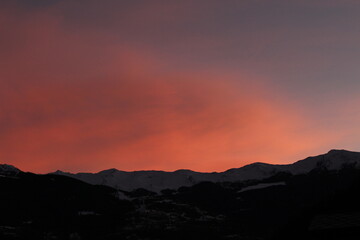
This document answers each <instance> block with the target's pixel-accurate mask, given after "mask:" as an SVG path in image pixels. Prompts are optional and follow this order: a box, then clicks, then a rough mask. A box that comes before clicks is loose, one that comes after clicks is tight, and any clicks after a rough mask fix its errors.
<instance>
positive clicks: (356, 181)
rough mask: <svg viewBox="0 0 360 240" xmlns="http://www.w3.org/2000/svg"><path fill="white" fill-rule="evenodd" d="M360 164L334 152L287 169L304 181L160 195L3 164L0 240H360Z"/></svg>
mask: <svg viewBox="0 0 360 240" xmlns="http://www.w3.org/2000/svg"><path fill="white" fill-rule="evenodd" d="M357 157H358V154H357V153H352V152H347V151H330V152H329V153H328V154H325V155H321V156H318V157H312V158H307V159H305V160H303V161H299V162H297V163H295V164H292V165H283V166H280V167H281V168H282V167H284V166H285V167H286V168H290V169H291V167H294V166H298V168H295V167H294V168H295V169H297V170H298V171H299V172H291V171H279V172H274V174H270V175H271V176H270V177H264V178H261V179H251V180H249V179H248V180H244V181H227V182H210V181H205V182H200V183H197V184H194V185H192V186H182V187H180V188H177V189H165V190H162V191H161V192H159V193H155V192H151V191H149V190H145V189H136V190H132V191H123V190H122V191H119V190H117V189H114V188H111V187H109V186H101V185H91V184H88V183H85V182H83V181H79V180H77V179H74V178H71V177H67V176H62V175H56V174H46V175H37V174H32V173H24V172H22V171H20V170H19V169H17V168H15V167H13V166H9V165H0V189H1V191H0V213H1V214H0V239H4V240H20V239H21V240H29V239H30V240H31V239H36V240H48V239H53V240H63V239H64V240H79V239H81V240H106V239H108V240H110V239H114V240H115V239H132V240H145V239H147V240H155V239H158V240H159V239H161V240H162V239H164V240H165V239H166V240H167V239H174V240H180V239H181V240H182V239H197V240H198V239H210V240H225V239H247V240H277V239H279V240H282V239H284V240H285V239H294V240H300V239H301V240H302V239H312V240H320V239H330V240H332V239H334V240H335V239H336V240H338V239H342V240H355V239H359V237H360V205H359V202H360V194H359V193H360V170H359V169H358V158H357ZM264 166H265V169H268V168H267V167H272V166H271V165H270V166H268V165H266V164H265V165H263V164H255V165H254V164H253V165H249V166H246V167H244V168H241V169H233V170H230V173H231V174H236V172H237V171H245V170H247V169H248V168H250V169H260V170H263V169H264V168H263V167H264ZM244 169H245V170H244ZM299 169H302V170H301V171H300V170H299ZM260 170H256V171H260ZM282 170H283V169H282ZM256 171H255V172H256ZM124 199H126V200H124Z"/></svg>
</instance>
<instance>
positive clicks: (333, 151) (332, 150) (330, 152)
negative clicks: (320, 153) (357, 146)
mask: <svg viewBox="0 0 360 240" xmlns="http://www.w3.org/2000/svg"><path fill="white" fill-rule="evenodd" d="M341 153H347V154H359V152H353V151H348V150H345V149H331V150H330V151H329V152H328V153H327V154H330V155H333V154H341Z"/></svg>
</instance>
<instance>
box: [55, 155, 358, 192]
mask: <svg viewBox="0 0 360 240" xmlns="http://www.w3.org/2000/svg"><path fill="white" fill-rule="evenodd" d="M344 166H354V167H357V168H360V153H358V152H350V151H345V150H331V151H330V152H328V153H327V154H323V155H319V156H316V157H308V158H306V159H304V160H301V161H298V162H295V163H293V164H289V165H273V164H267V163H253V164H250V165H247V166H244V167H241V168H234V169H230V170H227V171H225V172H220V173H217V172H214V173H200V172H194V171H190V170H177V171H175V172H164V171H135V172H125V171H119V170H117V169H109V170H105V171H101V172H98V173H77V174H72V173H66V172H61V171H57V172H55V174H61V175H66V176H69V177H74V178H77V179H79V180H82V181H84V182H87V183H90V184H99V185H107V186H111V187H114V188H117V189H121V190H126V191H130V190H134V189H137V188H144V189H147V190H150V191H155V192H159V191H161V190H163V189H167V188H169V189H176V188H179V187H181V186H191V185H194V184H196V183H199V182H203V181H211V182H234V181H244V180H252V179H256V180H261V179H265V178H268V177H271V176H274V175H275V174H276V173H279V172H289V173H291V174H294V175H296V174H305V173H308V172H310V171H312V170H314V169H317V168H322V169H328V170H338V169H341V168H342V167H344Z"/></svg>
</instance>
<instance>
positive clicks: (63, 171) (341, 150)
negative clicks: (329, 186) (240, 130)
mask: <svg viewBox="0 0 360 240" xmlns="http://www.w3.org/2000/svg"><path fill="white" fill-rule="evenodd" d="M334 151H335V152H350V153H360V151H352V150H347V149H330V150H329V151H327V152H325V153H321V154H317V155H310V156H307V157H303V158H302V159H299V160H295V161H293V162H291V161H290V162H289V163H287V164H278V163H267V162H252V163H249V164H246V165H243V166H240V167H232V168H228V169H225V170H219V171H209V172H204V171H196V170H193V169H185V168H179V169H174V170H160V169H159V170H156V169H139V170H123V169H117V168H108V169H102V170H95V171H93V172H86V171H79V172H69V171H65V170H61V169H56V170H54V171H50V172H37V171H34V172H32V173H35V174H51V173H56V172H61V173H69V174H79V173H91V174H97V173H100V172H104V171H109V170H115V171H120V172H128V173H132V172H166V173H174V172H177V171H191V172H196V173H223V172H226V171H229V170H232V169H240V168H243V167H246V166H249V165H252V164H267V165H275V166H280V165H292V164H294V163H297V162H300V161H303V160H306V159H308V158H312V157H319V156H324V155H327V154H329V153H330V152H334ZM0 165H6V166H10V167H15V168H16V169H18V170H20V171H22V172H30V171H24V170H23V169H21V168H20V167H18V166H14V165H11V164H7V163H0Z"/></svg>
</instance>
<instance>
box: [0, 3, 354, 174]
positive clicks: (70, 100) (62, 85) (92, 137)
mask: <svg viewBox="0 0 360 240" xmlns="http://www.w3.org/2000/svg"><path fill="white" fill-rule="evenodd" d="M359 13H360V2H359V1H357V0H296V1H295V0H251V1H250V0H242V1H238V0H226V1H224V0H196V1H193V0H172V1H169V0H151V1H148V0H122V1H118V0H77V1H73V0H46V1H45V0H32V1H29V0H0V53H1V54H0V162H2V163H7V164H12V165H14V166H17V167H18V168H20V169H22V170H24V171H32V172H37V173H46V172H51V171H55V170H57V169H61V170H63V171H71V172H97V171H100V170H104V169H109V168H117V169H121V170H127V171H134V170H165V171H173V170H176V169H192V170H196V171H202V172H211V171H224V170H226V169H229V168H237V167H241V166H244V165H246V164H249V163H252V162H267V163H274V164H286V163H292V162H295V161H297V160H300V159H303V158H305V157H307V156H312V155H318V154H322V153H325V152H327V151H329V150H330V149H348V150H353V151H359V150H360V137H359V136H360V124H359V122H360V107H359V106H360V94H359V93H360V68H359V63H360V24H359V22H360V14H359Z"/></svg>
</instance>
